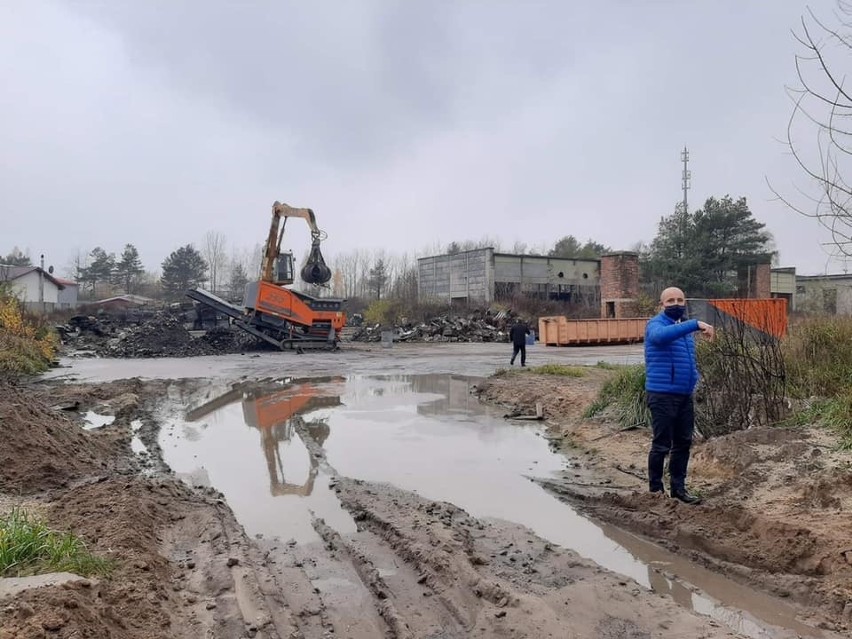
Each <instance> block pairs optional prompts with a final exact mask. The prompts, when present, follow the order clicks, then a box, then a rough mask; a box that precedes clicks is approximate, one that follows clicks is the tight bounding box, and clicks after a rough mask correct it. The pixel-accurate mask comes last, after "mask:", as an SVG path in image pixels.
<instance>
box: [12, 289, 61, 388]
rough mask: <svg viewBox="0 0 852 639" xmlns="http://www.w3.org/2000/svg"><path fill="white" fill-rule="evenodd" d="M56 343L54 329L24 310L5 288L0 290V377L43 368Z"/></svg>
mask: <svg viewBox="0 0 852 639" xmlns="http://www.w3.org/2000/svg"><path fill="white" fill-rule="evenodd" d="M57 345H58V341H57V339H56V335H55V333H54V332H53V331H52V330H51V329H50V328H49V326H48V325H47V324H46V323H45V322H44V321H43V320H41V319H39V318H37V317H35V316H32V315H28V314H26V313H25V312H24V310H23V307H22V306H21V304H20V302H19V301H18V300H17V299H16V298H15V297H14V296H13V295H11V294H10V293H9V291H8V290H6V291H2V290H0V378H7V379H8V378H15V377H19V376H21V375H33V374H36V373H40V372H42V371H44V370H47V368H48V367H49V366H50V362H51V361H52V360H53V358H54V356H55V355H56V350H57Z"/></svg>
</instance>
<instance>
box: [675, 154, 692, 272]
mask: <svg viewBox="0 0 852 639" xmlns="http://www.w3.org/2000/svg"><path fill="white" fill-rule="evenodd" d="M680 159H681V161H682V162H683V172H682V173H681V186H682V187H683V202H681V204H680V216H679V217H678V221H679V223H680V224H679V225H680V240H681V246H680V251H679V255H678V257H685V254H686V231H687V227H688V225H689V202H688V200H687V197H686V193H687V191H689V186H690V185H689V181H690V179H691V178H692V172H691V171H690V170H689V149H687V148H686V146H684V147H683V151H681V152H680Z"/></svg>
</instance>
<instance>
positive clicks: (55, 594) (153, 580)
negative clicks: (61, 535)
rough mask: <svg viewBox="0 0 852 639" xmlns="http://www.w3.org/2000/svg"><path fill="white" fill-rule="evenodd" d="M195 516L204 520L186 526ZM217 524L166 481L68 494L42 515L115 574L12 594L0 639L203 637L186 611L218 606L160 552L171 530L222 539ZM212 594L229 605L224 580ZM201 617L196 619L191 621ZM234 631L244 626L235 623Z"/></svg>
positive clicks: (0, 619) (113, 483) (1, 611)
mask: <svg viewBox="0 0 852 639" xmlns="http://www.w3.org/2000/svg"><path fill="white" fill-rule="evenodd" d="M198 513H205V514H206V517H205V518H203V520H198V521H195V520H193V521H192V522H190V521H188V519H189V518H190V517H193V516H194V515H196V514H198ZM216 519H217V515H216V511H215V509H214V507H212V506H211V505H209V504H207V503H205V501H204V500H199V498H198V496H196V495H193V494H192V493H191V491H190V490H189V489H188V488H186V487H184V486H183V485H181V484H179V483H177V482H174V481H171V480H160V481H155V480H149V479H141V478H133V479H112V480H108V481H104V482H101V483H96V484H92V485H88V486H84V487H80V488H77V489H75V490H73V491H71V492H69V493H66V494H65V495H64V496H63V498H62V499H61V500H58V501H56V502H55V503H54V504H53V505H52V506H51V507H50V509H49V511H48V521H49V523H50V525H51V527H54V528H56V529H59V530H72V531H74V532H75V534H77V535H79V536H80V537H82V538H83V539H84V540H85V541H86V543H87V545H88V547H89V549H90V550H91V551H93V552H94V553H95V554H97V555H99V556H102V557H109V558H111V559H112V560H113V561H114V566H115V567H114V570H113V572H112V573H111V574H110V575H109V576H106V577H99V578H93V579H87V580H82V581H77V582H73V583H69V584H65V585H64V586H54V587H47V588H39V589H37V590H30V591H27V592H24V593H22V594H20V595H18V596H17V597H16V598H15V599H14V600H13V601H12V602H7V603H6V604H5V605H4V606H3V607H0V638H2V639H7V638H9V639H11V638H12V637H15V638H16V639H30V638H32V639H36V638H39V639H41V638H42V637H45V636H51V637H53V636H56V637H69V638H70V637H91V638H94V639H112V638H115V637H122V638H124V637H127V638H128V639H143V638H144V639H149V638H150V639H155V638H163V639H166V638H170V637H189V636H201V635H204V632H203V629H200V628H199V627H195V628H190V627H188V624H191V623H193V620H192V619H191V618H192V617H193V614H187V612H188V607H189V606H190V604H191V603H193V601H194V599H195V598H196V597H197V598H199V599H205V598H208V597H209V603H207V604H206V605H205V604H204V603H202V604H201V607H202V610H204V611H205V612H206V611H207V610H211V611H215V610H216V609H217V607H221V608H224V606H220V605H219V604H217V603H215V598H214V597H215V593H213V592H210V591H209V590H208V589H205V588H203V587H202V588H201V589H199V590H197V591H195V592H188V590H187V584H186V583H185V581H184V580H183V578H182V575H181V569H180V566H179V564H177V563H175V562H171V561H169V558H168V557H166V556H164V555H163V554H161V553H160V552H158V551H159V550H160V549H161V546H162V543H161V542H162V540H163V539H164V538H165V537H173V536H174V534H175V533H174V532H173V531H175V530H182V531H183V533H184V534H190V535H191V536H192V538H193V539H194V540H195V541H196V543H197V540H198V537H199V528H197V525H198V524H201V528H200V531H201V533H202V534H206V533H209V534H211V535H215V534H217V529H218V535H219V536H220V537H222V538H224V537H226V536H227V535H223V530H222V529H221V524H219V525H218V527H217V524H218V522H217V521H216ZM221 564H222V566H224V565H225V559H222V561H221ZM214 587H215V588H217V589H218V588H220V587H221V589H222V590H223V591H228V596H229V597H231V598H233V591H232V589H231V588H230V584H229V583H228V582H227V581H226V582H225V583H217V584H214ZM208 606H209V608H208ZM212 614H213V613H210V616H212ZM203 617H204V613H201V614H199V615H198V616H197V617H196V618H195V620H194V621H195V622H196V623H197V622H198V621H199V620H200V618H203ZM239 624H240V626H242V627H245V625H246V624H245V623H244V622H243V621H242V620H241V619H239ZM231 630H232V628H229V629H228V630H227V631H224V632H223V633H222V634H221V635H218V636H241V635H240V634H229V633H230V631H231ZM46 631H49V632H46ZM207 636H209V635H207Z"/></svg>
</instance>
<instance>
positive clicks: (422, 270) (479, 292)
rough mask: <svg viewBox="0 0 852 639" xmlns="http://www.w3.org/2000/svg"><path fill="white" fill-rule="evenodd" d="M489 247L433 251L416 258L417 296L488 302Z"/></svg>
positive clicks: (490, 295)
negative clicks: (432, 254)
mask: <svg viewBox="0 0 852 639" xmlns="http://www.w3.org/2000/svg"><path fill="white" fill-rule="evenodd" d="M493 254H494V250H493V249H491V248H483V249H474V250H472V251H463V252H461V253H456V254H454V255H434V256H432V257H422V258H420V259H418V260H417V293H418V296H419V297H420V299H437V300H446V301H448V302H449V301H451V300H454V299H463V300H470V301H474V300H477V301H483V302H491V301H492V300H493V291H494V271H493Z"/></svg>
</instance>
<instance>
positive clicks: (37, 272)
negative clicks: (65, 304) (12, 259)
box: [0, 264, 65, 312]
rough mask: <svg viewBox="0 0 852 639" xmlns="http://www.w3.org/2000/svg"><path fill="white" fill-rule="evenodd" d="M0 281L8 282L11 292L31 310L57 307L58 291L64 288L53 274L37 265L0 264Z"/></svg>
mask: <svg viewBox="0 0 852 639" xmlns="http://www.w3.org/2000/svg"><path fill="white" fill-rule="evenodd" d="M0 282H8V283H9V285H10V286H11V287H12V292H13V293H14V294H15V296H16V297H18V298H19V299H20V300H21V301H22V302H23V303H24V305H25V306H26V307H27V308H28V309H29V310H31V311H36V312H50V311H52V310H54V309H55V308H57V305H58V303H59V291H61V290H62V289H63V288H65V287H64V286H63V285H62V283H61V282H59V280H57V279H56V278H55V277H53V275H51V274H50V273H48V272H47V271H45V270H44V269H41V268H39V267H38V266H7V265H3V264H0Z"/></svg>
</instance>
